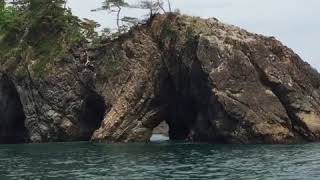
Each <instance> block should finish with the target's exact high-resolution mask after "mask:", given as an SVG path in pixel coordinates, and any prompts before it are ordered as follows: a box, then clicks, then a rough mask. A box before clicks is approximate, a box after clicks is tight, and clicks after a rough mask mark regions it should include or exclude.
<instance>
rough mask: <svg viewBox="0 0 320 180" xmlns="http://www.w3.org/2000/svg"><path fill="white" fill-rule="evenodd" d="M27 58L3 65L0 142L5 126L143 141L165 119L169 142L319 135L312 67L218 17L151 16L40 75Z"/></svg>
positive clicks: (34, 137)
mask: <svg viewBox="0 0 320 180" xmlns="http://www.w3.org/2000/svg"><path fill="white" fill-rule="evenodd" d="M22 64H23V63H22ZM29 66H32V64H29V65H28V64H26V63H24V64H23V65H20V69H21V68H25V69H27V73H26V75H21V73H19V72H20V71H18V70H17V69H19V68H16V69H15V70H10V69H8V68H4V67H6V66H2V68H1V72H2V78H1V80H0V101H1V103H0V116H1V118H2V117H5V118H2V119H0V129H1V130H2V129H5V130H4V131H1V134H0V143H1V142H3V141H2V140H1V139H3V138H4V137H12V135H11V134H14V133H13V131H14V132H16V131H19V132H20V131H21V132H24V133H21V135H20V136H19V138H17V137H15V138H13V139H15V140H14V141H16V140H17V139H18V140H21V138H22V137H23V138H22V139H28V140H29V141H32V142H47V141H73V140H89V139H90V138H91V139H92V140H93V141H99V142H131V141H132V142H146V141H149V139H150V137H151V135H152V131H153V129H154V128H156V127H157V126H158V125H159V124H161V123H162V122H164V121H165V122H166V123H167V124H168V126H169V136H170V139H172V140H184V141H207V142H212V143H298V142H305V141H318V140H319V139H320V75H319V74H318V73H317V71H316V70H314V69H312V67H310V65H308V64H307V63H305V62H303V61H302V60H301V59H300V58H299V56H298V55H296V54H295V53H294V52H293V51H292V50H291V49H289V48H287V47H285V46H284V45H282V44H281V43H280V42H279V41H277V40H276V39H274V38H272V37H264V36H261V35H257V34H252V33H249V32H247V31H245V30H243V29H240V28H238V27H235V26H231V25H226V24H223V23H221V22H219V21H218V20H216V19H207V20H203V19H200V18H194V17H187V16H180V15H173V14H169V15H158V16H155V17H154V18H153V19H152V20H150V21H149V22H148V23H147V24H145V25H140V26H137V27H135V28H133V29H132V30H131V31H130V32H129V33H127V34H124V35H122V36H121V37H120V38H118V39H116V40H110V41H106V42H105V43H104V44H102V45H101V46H99V47H95V48H91V49H88V48H85V47H77V48H75V49H73V50H71V53H70V54H69V55H67V56H66V57H64V58H63V59H60V60H57V61H56V62H53V63H51V64H49V65H47V68H46V69H47V70H46V72H45V73H44V74H42V75H41V76H39V75H37V73H36V72H33V71H32V70H30V69H29V68H28V67H29ZM6 88H10V89H12V91H10V93H9V92H8V89H7V90H6ZM8 98H9V99H11V101H10V100H8ZM7 109H10V110H9V111H8V110H7ZM22 110H23V111H22ZM10 112H12V113H10ZM22 112H24V113H22ZM12 114H15V115H12ZM23 122H24V126H23V124H22V123H23ZM8 125H10V128H6V127H8ZM14 127H17V129H19V130H17V129H15V128H14ZM24 130H26V131H27V132H25V131H24ZM25 136H27V138H25ZM4 139H5V138H4Z"/></svg>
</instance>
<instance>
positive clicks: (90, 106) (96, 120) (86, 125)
mask: <svg viewBox="0 0 320 180" xmlns="http://www.w3.org/2000/svg"><path fill="white" fill-rule="evenodd" d="M109 109H110V106H109V105H107V103H106V102H105V100H104V98H103V97H102V96H101V95H99V94H97V93H96V92H89V93H88V94H87V95H86V97H85V99H84V102H83V103H82V107H81V113H80V117H79V125H80V131H81V139H80V140H84V141H88V140H90V138H91V136H92V134H93V132H94V131H95V130H97V129H98V128H99V127H100V125H101V122H102V121H103V119H104V116H105V113H106V112H107V111H108V110H109Z"/></svg>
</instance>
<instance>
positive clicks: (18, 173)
mask: <svg viewBox="0 0 320 180" xmlns="http://www.w3.org/2000/svg"><path fill="white" fill-rule="evenodd" d="M0 179H1V180H6V179H31V180H37V179H39V180H40V179H54V180H55V179H56V180H63V179H90V180H91V179H92V180H95V179H101V180H104V179H116V180H118V179H130V180H134V179H152V180H158V179H218V180H220V179H221V180H222V179H235V180H238V179H244V180H248V179H270V180H271V179H272V180H273V179H297V180H298V179H299V180H301V179H307V180H313V179H320V144H303V145H212V144H188V143H173V142H168V141H166V142H153V143H148V144H95V143H87V142H80V143H52V144H24V145H0Z"/></svg>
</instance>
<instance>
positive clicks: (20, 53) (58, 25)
mask: <svg viewBox="0 0 320 180" xmlns="http://www.w3.org/2000/svg"><path fill="white" fill-rule="evenodd" d="M64 3H65V1H64V0H19V1H16V3H15V4H14V5H13V6H2V8H1V10H0V14H1V16H0V64H1V68H2V70H5V71H12V70H14V69H16V68H17V65H18V64H19V63H22V62H24V63H26V62H28V61H32V62H33V63H32V64H33V65H32V66H31V67H30V69H28V70H32V71H33V72H35V73H37V74H39V75H41V74H42V73H43V71H44V70H46V69H48V68H50V62H53V61H54V60H55V59H60V57H61V56H63V55H64V54H65V52H66V51H68V49H69V48H70V47H71V46H73V45H75V44H76V43H79V42H80V41H82V40H84V39H85V36H84V35H83V33H82V32H83V31H82V28H81V23H80V20H79V19H78V18H77V17H75V16H73V15H72V14H71V11H70V10H69V9H66V8H65V7H64V6H63V5H64ZM28 64H29V63H28ZM17 70H19V69H17ZM25 70H27V69H26V68H25V69H24V70H22V72H24V71H25Z"/></svg>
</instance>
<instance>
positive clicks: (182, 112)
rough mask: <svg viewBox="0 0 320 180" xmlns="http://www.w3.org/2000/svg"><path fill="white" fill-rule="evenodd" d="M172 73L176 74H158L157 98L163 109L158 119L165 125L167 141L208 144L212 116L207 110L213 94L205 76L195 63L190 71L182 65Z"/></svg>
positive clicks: (197, 63)
mask: <svg viewBox="0 0 320 180" xmlns="http://www.w3.org/2000/svg"><path fill="white" fill-rule="evenodd" d="M174 72H178V73H177V74H175V75H174V76H173V75H172V74H170V73H167V74H165V73H163V74H161V75H160V77H162V79H161V80H160V83H159V84H160V85H159V86H160V87H159V91H160V93H159V99H160V101H161V104H162V105H163V106H164V107H165V108H164V110H163V111H162V112H161V113H162V114H161V115H160V116H161V117H162V118H164V120H165V121H166V123H167V124H168V129H169V130H168V131H169V132H168V135H169V138H170V140H175V141H209V140H210V137H209V135H208V134H210V133H211V131H212V124H211V122H210V117H212V116H210V115H209V113H210V112H209V111H206V110H207V109H208V107H209V106H210V102H209V101H210V100H211V99H212V98H211V95H212V94H211V87H208V83H207V81H208V76H207V75H206V74H205V73H204V72H203V71H202V69H201V65H200V64H199V62H198V61H195V62H194V63H193V64H192V67H191V70H190V69H187V68H186V67H185V66H183V65H181V66H179V67H175V70H174ZM209 131H210V132H209ZM211 134H212V133H211Z"/></svg>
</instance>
